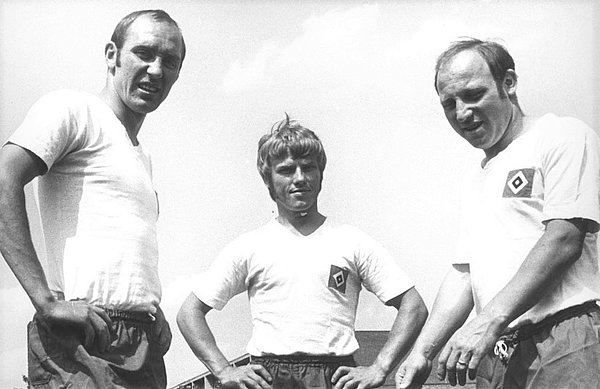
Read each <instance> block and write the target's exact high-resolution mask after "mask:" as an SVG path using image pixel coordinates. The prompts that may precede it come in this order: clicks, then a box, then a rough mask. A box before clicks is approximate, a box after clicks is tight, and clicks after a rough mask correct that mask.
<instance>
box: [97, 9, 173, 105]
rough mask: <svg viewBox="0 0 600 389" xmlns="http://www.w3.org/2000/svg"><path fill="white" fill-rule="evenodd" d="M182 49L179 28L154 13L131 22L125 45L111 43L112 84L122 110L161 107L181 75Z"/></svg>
mask: <svg viewBox="0 0 600 389" xmlns="http://www.w3.org/2000/svg"><path fill="white" fill-rule="evenodd" d="M182 49H183V43H182V37H181V33H180V31H179V29H178V28H177V27H176V26H175V25H173V24H171V23H167V22H157V21H155V20H154V19H153V18H152V16H150V15H143V16H140V17H139V18H137V19H136V20H135V21H134V22H133V23H132V24H131V25H130V26H129V28H128V30H127V36H126V39H125V41H124V43H123V47H121V48H120V49H117V48H116V46H115V44H114V43H112V42H111V43H109V44H108V45H107V48H106V60H107V64H108V67H109V71H110V74H111V77H112V78H111V80H109V81H110V85H109V87H110V89H111V90H112V91H113V99H114V100H116V106H117V107H118V109H119V111H122V110H125V111H129V112H131V113H133V114H140V115H145V114H146V113H149V112H152V111H154V110H155V109H156V108H158V106H159V105H160V104H161V103H162V102H163V101H164V99H165V98H166V97H167V95H168V94H169V91H170V90H171V87H172V86H173V84H174V83H175V81H177V78H178V77H179V69H180V66H181V56H182Z"/></svg>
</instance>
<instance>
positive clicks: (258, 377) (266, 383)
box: [217, 364, 273, 389]
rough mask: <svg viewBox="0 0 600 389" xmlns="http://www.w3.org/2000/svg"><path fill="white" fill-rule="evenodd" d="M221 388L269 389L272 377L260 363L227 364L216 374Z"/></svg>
mask: <svg viewBox="0 0 600 389" xmlns="http://www.w3.org/2000/svg"><path fill="white" fill-rule="evenodd" d="M217 378H218V379H219V381H221V387H222V388H223V389H238V388H240V389H269V388H271V383H272V382H273V378H272V377H271V375H270V374H269V372H268V371H267V369H265V368H264V366H262V365H252V364H250V365H244V366H227V367H226V368H225V369H223V370H221V371H220V372H219V374H218V375H217Z"/></svg>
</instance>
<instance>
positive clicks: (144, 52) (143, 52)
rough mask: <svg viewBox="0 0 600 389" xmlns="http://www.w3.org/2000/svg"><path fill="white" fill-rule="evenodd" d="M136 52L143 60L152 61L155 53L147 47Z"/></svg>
mask: <svg viewBox="0 0 600 389" xmlns="http://www.w3.org/2000/svg"><path fill="white" fill-rule="evenodd" d="M134 53H135V55H137V56H138V58H139V59H141V60H142V61H151V60H152V59H153V58H154V53H152V52H151V51H150V50H147V49H137V50H135V51H134Z"/></svg>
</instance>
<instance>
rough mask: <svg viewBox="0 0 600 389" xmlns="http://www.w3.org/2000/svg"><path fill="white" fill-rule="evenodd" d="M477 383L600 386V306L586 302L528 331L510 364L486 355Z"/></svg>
mask: <svg viewBox="0 0 600 389" xmlns="http://www.w3.org/2000/svg"><path fill="white" fill-rule="evenodd" d="M540 324H543V321H542V323H540ZM534 326H535V325H534ZM476 386H477V388H478V389H483V388H485V389H488V388H489V389H521V388H527V389H534V388H536V389H542V388H543V389H546V388H557V389H565V388H572V389H583V388H586V389H588V388H589V389H600V309H599V308H598V307H597V306H595V305H593V304H592V305H589V304H586V307H585V309H584V312H580V313H578V314H577V315H575V316H573V317H570V318H567V319H565V320H562V321H560V322H558V323H556V324H554V325H551V326H547V327H545V328H541V330H539V331H535V333H532V334H528V336H527V337H526V338H525V339H522V340H519V341H518V343H517V345H516V347H515V348H514V351H512V354H511V355H510V358H509V360H508V364H507V365H506V366H505V365H504V364H502V363H501V361H500V359H499V358H498V357H496V356H494V355H488V356H486V357H485V358H484V359H482V362H481V364H480V366H479V368H478V370H477V381H476Z"/></svg>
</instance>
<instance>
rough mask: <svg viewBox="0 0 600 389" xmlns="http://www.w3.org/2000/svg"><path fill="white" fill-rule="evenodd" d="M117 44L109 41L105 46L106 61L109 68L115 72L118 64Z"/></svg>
mask: <svg viewBox="0 0 600 389" xmlns="http://www.w3.org/2000/svg"><path fill="white" fill-rule="evenodd" d="M117 51H118V49H117V45H115V43H114V42H108V43H107V44H106V46H104V61H105V62H106V66H107V67H108V69H109V70H110V71H111V72H113V71H114V69H115V67H116V66H117Z"/></svg>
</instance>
